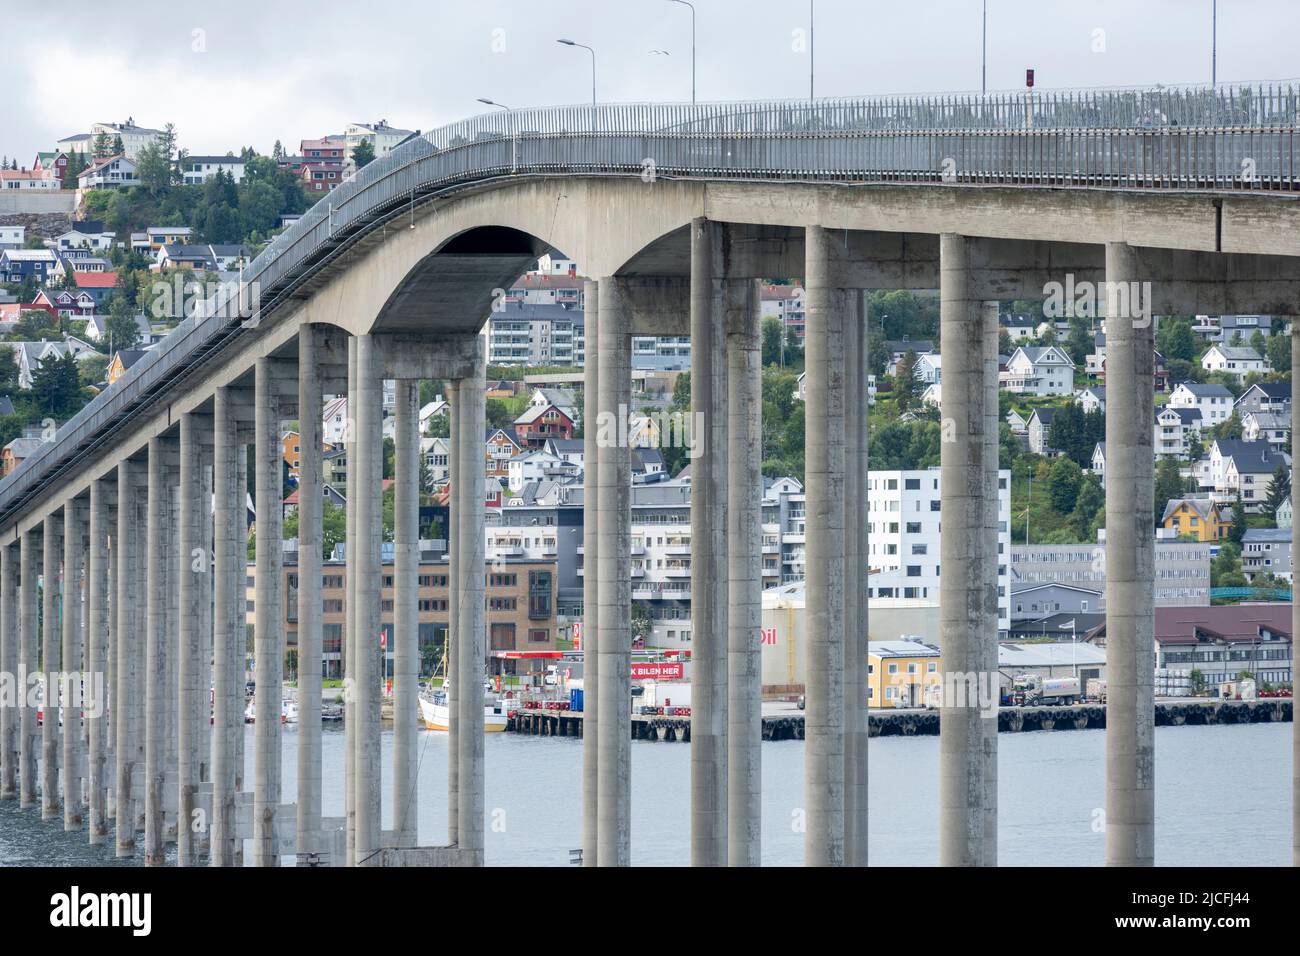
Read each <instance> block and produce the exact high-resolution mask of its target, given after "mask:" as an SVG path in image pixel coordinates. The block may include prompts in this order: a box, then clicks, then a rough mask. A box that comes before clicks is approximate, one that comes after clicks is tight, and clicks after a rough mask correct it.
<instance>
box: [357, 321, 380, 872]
mask: <svg viewBox="0 0 1300 956" xmlns="http://www.w3.org/2000/svg"><path fill="white" fill-rule="evenodd" d="M356 343H357V344H356V353H357V358H356V373H357V374H356V379H355V382H356V385H355V388H356V397H357V401H356V411H355V412H350V414H351V415H352V418H353V421H354V423H355V425H356V435H355V441H356V444H355V445H354V449H355V451H354V453H353V455H352V457H351V458H350V459H349V462H348V499H349V504H351V503H354V502H355V504H356V506H357V517H356V538H357V550H356V554H355V556H354V555H349V557H348V560H349V564H350V565H351V566H352V568H353V571H354V573H355V574H356V579H357V580H356V584H355V585H354V588H355V592H354V593H355V597H356V604H357V608H356V617H355V620H356V624H357V628H356V634H355V636H354V640H353V658H354V661H353V673H354V675H355V677H356V679H355V681H354V683H353V687H352V692H353V696H354V698H355V700H356V704H355V708H354V709H355V714H356V716H355V724H356V730H355V732H354V737H353V746H354V748H355V750H354V754H353V758H352V766H353V773H354V790H353V795H352V799H353V803H354V806H355V813H356V864H357V865H358V866H364V865H366V864H367V861H368V860H369V859H370V858H371V857H372V856H373V855H374V854H375V853H376V852H377V851H378V850H379V849H380V848H381V841H382V836H383V834H382V832H381V829H380V789H379V784H380V780H379V768H380V761H379V748H380V730H379V708H380V701H379V680H380V677H379V629H380V622H381V617H380V593H381V592H380V585H381V583H382V581H381V572H382V569H381V567H380V556H379V543H380V539H381V537H382V524H381V522H382V518H383V514H382V511H383V497H382V491H381V487H382V484H383V481H382V477H383V457H382V456H383V398H384V396H383V379H382V376H381V369H380V364H379V356H378V354H377V347H376V344H375V341H374V339H373V338H372V337H371V336H369V335H362V336H358V337H357V339H356Z"/></svg>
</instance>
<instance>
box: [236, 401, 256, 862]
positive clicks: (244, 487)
mask: <svg viewBox="0 0 1300 956" xmlns="http://www.w3.org/2000/svg"><path fill="white" fill-rule="evenodd" d="M255 430H256V426H254V428H253V431H255ZM246 431H247V430H246V429H242V428H241V430H240V433H241V435H243V436H244V437H245V438H247V437H251V436H252V433H251V432H248V433H247V434H245V432H246ZM248 448H249V443H248V442H247V441H241V442H240V444H239V446H238V452H237V457H238V458H239V466H238V477H237V478H236V483H237V490H236V498H237V499H238V500H239V517H238V519H236V520H237V521H238V531H239V536H238V541H237V543H236V545H235V549H236V552H237V554H238V558H239V563H238V564H237V565H236V567H237V570H234V569H232V571H231V574H233V575H234V577H235V586H234V588H233V591H234V594H233V600H234V610H233V611H232V615H233V619H234V623H233V624H232V627H233V629H234V630H233V633H234V634H235V637H236V644H235V646H234V647H233V648H232V649H231V668H232V670H233V671H234V673H235V687H236V688H237V689H236V690H235V691H233V692H232V693H233V694H234V695H236V699H237V700H238V701H239V710H238V712H237V713H236V714H235V715H233V716H232V718H231V719H232V720H233V721H234V722H235V723H236V725H237V729H236V731H235V760H234V764H235V793H236V794H242V793H244V792H245V791H246V790H247V786H246V781H247V779H248V774H247V772H246V771H247V767H246V763H247V755H246V754H245V750H246V749H247V748H246V747H245V744H244V740H245V735H244V682H245V680H246V679H247V676H248V660H249V658H248V586H247V584H246V582H245V578H246V577H247V567H248V563H247V562H248V526H249V511H248ZM234 865H235V866H237V867H241V866H243V865H244V841H243V840H236V841H235V863H234Z"/></svg>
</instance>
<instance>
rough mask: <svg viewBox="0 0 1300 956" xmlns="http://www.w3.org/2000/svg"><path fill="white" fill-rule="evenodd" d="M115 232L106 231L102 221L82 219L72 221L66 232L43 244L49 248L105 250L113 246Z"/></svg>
mask: <svg viewBox="0 0 1300 956" xmlns="http://www.w3.org/2000/svg"><path fill="white" fill-rule="evenodd" d="M116 235H117V234H116V233H113V232H107V231H105V229H104V224H103V223H102V222H96V221H93V220H89V219H87V220H84V221H82V222H74V223H73V224H72V228H71V229H69V230H68V231H67V232H63V233H60V234H59V235H57V236H55V237H54V238H53V239H47V240H46V242H45V244H46V246H48V247H49V248H51V249H58V250H60V251H62V250H65V249H97V250H100V251H107V250H110V249H112V248H113V241H114V238H115V237H116Z"/></svg>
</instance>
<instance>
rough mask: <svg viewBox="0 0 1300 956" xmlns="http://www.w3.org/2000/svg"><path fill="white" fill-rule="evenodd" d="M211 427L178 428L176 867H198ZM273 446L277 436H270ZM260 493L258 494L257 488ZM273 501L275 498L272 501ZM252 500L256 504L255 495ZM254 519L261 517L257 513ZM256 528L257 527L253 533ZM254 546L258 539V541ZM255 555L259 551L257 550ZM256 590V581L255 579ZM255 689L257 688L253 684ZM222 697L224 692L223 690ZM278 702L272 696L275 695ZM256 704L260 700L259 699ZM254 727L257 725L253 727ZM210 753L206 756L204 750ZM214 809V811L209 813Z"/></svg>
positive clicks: (200, 419) (194, 419)
mask: <svg viewBox="0 0 1300 956" xmlns="http://www.w3.org/2000/svg"><path fill="white" fill-rule="evenodd" d="M211 427H212V426H211V422H210V421H209V419H208V418H207V416H201V415H198V414H196V413H194V412H187V413H186V414H184V415H182V416H181V423H180V493H181V507H180V512H181V514H180V562H179V565H178V567H179V572H180V574H179V577H180V633H179V635H178V646H179V655H178V657H177V673H178V679H179V687H180V700H179V702H178V706H177V721H176V725H177V735H176V736H177V741H176V743H177V747H176V763H177V786H178V788H179V789H178V791H177V804H176V805H177V807H178V808H179V809H178V811H177V820H178V821H180V826H179V827H178V829H177V835H176V863H177V865H179V866H195V865H197V864H198V862H199V859H198V852H199V847H198V843H199V836H200V834H198V833H196V832H195V831H194V826H193V820H194V811H195V809H196V807H197V797H198V792H199V784H200V783H201V782H202V779H203V775H202V771H201V765H202V764H204V763H206V762H207V760H208V757H207V756H204V755H203V754H204V751H203V744H204V742H205V741H206V737H207V735H206V731H205V730H204V728H205V727H206V726H207V725H208V687H209V684H208V682H207V681H206V680H203V675H204V674H205V673H206V672H207V669H208V666H209V665H208V661H209V660H210V657H209V655H208V654H206V653H205V650H206V647H207V633H206V631H205V629H204V627H203V625H204V623H205V622H206V617H207V608H208V605H209V591H208V588H209V585H210V582H211V580H212V569H211V568H210V567H209V565H208V561H209V557H208V556H209V552H208V549H207V546H206V543H205V541H204V539H205V537H206V536H205V535H204V533H203V527H204V525H206V524H207V521H208V510H209V501H210V500H211V499H210V497H207V496H205V495H204V493H203V492H204V481H203V470H204V467H203V466H204V461H203V446H204V445H206V444H207V443H208V440H209V434H208V432H209V430H210V429H211ZM276 441H277V445H278V442H279V434H278V432H277V435H276ZM275 477H276V484H275V489H276V492H277V495H278V492H279V489H280V482H279V478H280V473H279V471H278V469H277V471H276V476H275ZM259 490H260V489H259ZM277 500H278V499H277ZM258 501H259V502H260V501H261V497H260V496H259V498H258ZM258 517H259V518H260V517H261V514H260V512H259V514H258ZM261 528H262V524H261V521H259V522H258V530H259V531H260V530H261ZM258 540H259V541H260V540H261V538H260V537H259V539H258ZM259 550H260V549H259ZM258 586H259V588H260V586H261V578H260V577H259V578H258ZM258 689H259V690H260V689H261V684H259V685H258ZM227 693H229V691H228V689H227ZM276 696H277V698H278V696H279V695H278V694H277V695H276ZM258 699H259V700H260V699H261V695H260V694H259V696H258ZM275 706H276V710H277V713H276V721H275V722H276V725H277V726H278V725H279V713H278V711H279V706H280V701H279V700H278V699H277V700H276V701H275ZM259 724H260V722H259ZM209 753H210V751H209ZM214 809H215V808H214Z"/></svg>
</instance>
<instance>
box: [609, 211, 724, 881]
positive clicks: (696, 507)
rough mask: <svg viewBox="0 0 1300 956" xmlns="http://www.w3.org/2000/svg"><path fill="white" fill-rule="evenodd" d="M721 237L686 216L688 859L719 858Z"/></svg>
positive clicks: (720, 861)
mask: <svg viewBox="0 0 1300 956" xmlns="http://www.w3.org/2000/svg"><path fill="white" fill-rule="evenodd" d="M722 243H723V235H722V227H721V226H720V225H719V224H717V223H714V222H709V221H708V220H707V219H696V220H694V221H693V222H692V223H691V424H692V427H699V428H700V429H701V431H702V434H699V435H695V436H693V440H694V441H695V442H696V443H697V448H698V450H699V452H700V454H699V457H697V458H695V459H693V460H692V461H691V662H692V668H693V670H692V674H693V676H692V679H691V684H692V690H691V865H692V866H724V865H725V864H726V862H727V645H728V639H727V591H726V589H725V588H722V587H720V586H719V584H720V582H722V581H726V580H727V540H726V533H727V503H728V502H727V405H726V402H727V289H726V281H725V280H726V275H725V266H724V262H723V255H722ZM621 394H622V393H621V392H620V395H621ZM629 402H630V395H629V401H628V402H624V403H623V404H620V405H617V406H615V407H613V408H611V409H609V410H610V411H612V412H613V413H614V414H616V415H618V416H620V421H621V419H622V417H623V416H625V415H626V414H627V409H628V404H629ZM605 410H606V409H605V408H603V407H602V411H605ZM616 434H617V432H616ZM626 477H627V476H626V475H624V476H623V479H626ZM624 703H625V705H626V701H625V702H624Z"/></svg>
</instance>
